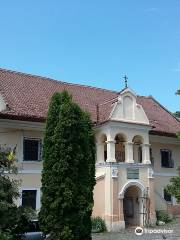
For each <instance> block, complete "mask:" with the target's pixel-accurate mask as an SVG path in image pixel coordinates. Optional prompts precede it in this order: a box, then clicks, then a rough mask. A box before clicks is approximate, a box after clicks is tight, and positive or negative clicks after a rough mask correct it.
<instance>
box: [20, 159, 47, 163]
mask: <svg viewBox="0 0 180 240" xmlns="http://www.w3.org/2000/svg"><path fill="white" fill-rule="evenodd" d="M22 163H42V160H38V161H24V160H23V161H22Z"/></svg>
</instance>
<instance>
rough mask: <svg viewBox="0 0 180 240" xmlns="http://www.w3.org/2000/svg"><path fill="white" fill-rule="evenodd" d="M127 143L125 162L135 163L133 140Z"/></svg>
mask: <svg viewBox="0 0 180 240" xmlns="http://www.w3.org/2000/svg"><path fill="white" fill-rule="evenodd" d="M124 144H125V162H126V163H134V160H133V142H126V143H124Z"/></svg>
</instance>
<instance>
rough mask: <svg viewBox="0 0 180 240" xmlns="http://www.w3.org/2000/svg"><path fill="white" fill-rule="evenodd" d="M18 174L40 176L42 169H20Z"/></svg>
mask: <svg viewBox="0 0 180 240" xmlns="http://www.w3.org/2000/svg"><path fill="white" fill-rule="evenodd" d="M18 173H19V174H41V173H42V169H22V170H18Z"/></svg>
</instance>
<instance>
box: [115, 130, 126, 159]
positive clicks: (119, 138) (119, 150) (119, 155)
mask: <svg viewBox="0 0 180 240" xmlns="http://www.w3.org/2000/svg"><path fill="white" fill-rule="evenodd" d="M115 141H116V144H115V158H116V162H125V146H124V143H125V141H126V138H125V137H124V135H122V134H117V135H116V137H115Z"/></svg>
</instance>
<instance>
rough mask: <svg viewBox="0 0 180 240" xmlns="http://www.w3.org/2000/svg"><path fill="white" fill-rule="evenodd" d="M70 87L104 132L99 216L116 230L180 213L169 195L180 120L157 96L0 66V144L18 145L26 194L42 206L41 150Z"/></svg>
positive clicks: (179, 160) (178, 154) (99, 133)
mask: <svg viewBox="0 0 180 240" xmlns="http://www.w3.org/2000/svg"><path fill="white" fill-rule="evenodd" d="M64 89H66V90H68V91H69V92H70V93H71V94H72V95H73V99H74V101H75V102H77V103H78V104H79V105H80V106H81V107H82V108H83V109H86V110H87V111H88V112H89V113H90V114H91V118H92V121H93V123H94V129H95V133H96V144H97V154H96V158H97V159H96V181H97V183H96V186H95V189H94V201H95V205H94V210H93V215H94V216H101V217H102V218H104V219H105V221H106V224H107V227H108V230H109V231H118V230H119V229H121V228H124V227H125V226H128V225H144V224H147V223H153V222H154V221H155V220H156V215H155V211H156V210H167V211H168V212H169V213H171V214H173V215H174V214H180V205H178V204H177V202H176V199H174V198H173V197H172V196H170V195H169V194H168V193H167V192H166V191H165V190H164V188H165V186H166V185H167V184H168V182H169V179H170V178H171V177H173V176H176V175H177V172H176V169H177V167H178V166H179V165H180V140H179V139H177V138H176V134H175V133H176V132H177V131H178V130H180V121H179V120H178V119H176V118H175V117H173V116H172V115H171V114H170V112H168V111H167V110H166V109H165V108H164V107H163V106H162V105H161V104H159V103H158V102H157V101H156V100H155V99H154V98H153V97H151V96H150V97H142V96H137V95H136V94H135V93H134V92H133V91H132V90H131V89H129V88H125V89H123V90H122V91H121V92H115V91H109V90H105V89H99V88H94V87H88V86H82V85H78V84H69V83H65V82H60V81H54V80H51V79H49V78H44V77H39V76H33V75H29V74H24V73H18V72H14V71H9V70H4V69H0V144H7V145H8V146H11V147H14V146H17V159H18V169H19V173H18V176H17V178H18V179H21V180H22V181H21V189H20V191H21V192H22V197H21V198H20V199H19V200H18V201H17V204H19V205H21V204H22V205H28V206H31V207H33V208H34V209H36V210H39V209H40V195H41V193H40V188H41V170H42V157H41V149H42V143H43V134H44V126H45V119H46V115H47V110H48V103H49V100H50V98H51V96H52V94H53V93H54V92H58V91H62V90H64Z"/></svg>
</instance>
